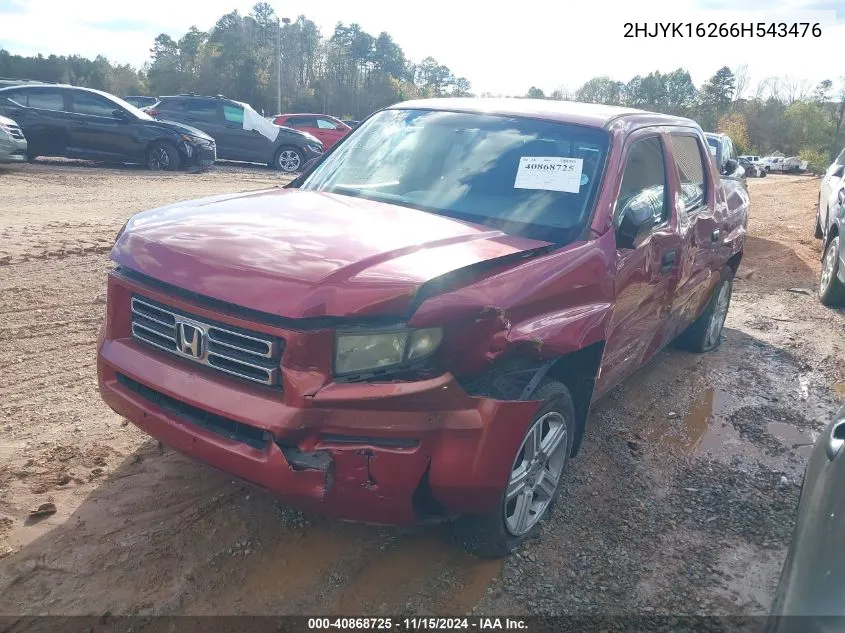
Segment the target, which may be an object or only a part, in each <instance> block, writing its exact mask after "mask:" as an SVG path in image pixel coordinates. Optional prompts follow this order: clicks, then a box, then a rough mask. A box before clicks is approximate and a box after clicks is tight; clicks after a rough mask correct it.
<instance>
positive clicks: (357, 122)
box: [343, 119, 361, 129]
mask: <svg viewBox="0 0 845 633" xmlns="http://www.w3.org/2000/svg"><path fill="white" fill-rule="evenodd" d="M343 122H344V123H346V125H348V126H349V127H351V128H352V129H355V128H356V127H358V126H359V125H361V122H360V121H351V120H349V119H343Z"/></svg>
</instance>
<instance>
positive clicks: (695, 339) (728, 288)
mask: <svg viewBox="0 0 845 633" xmlns="http://www.w3.org/2000/svg"><path fill="white" fill-rule="evenodd" d="M721 276H722V280H721V281H720V282H719V284H718V285H717V286H716V288H715V289H714V290H713V296H711V297H710V301H709V302H708V303H707V307H706V308H705V310H704V312H703V313H702V314H701V316H699V317H698V318H697V319H696V320H695V321H693V323H692V325H690V326H689V327H688V328H687V329H686V330H684V331H683V332H681V335H680V336H679V337H678V338H677V340H676V341H675V345H676V347H679V348H680V349H685V350H687V351H690V352H698V353H703V352H710V351H712V350H714V349H716V348H717V347H719V343H721V342H722V329H723V328H724V326H725V319H726V318H727V316H728V309H729V308H730V306H731V295H732V294H733V280H734V272H733V269H731V267H730V266H725V267H724V269H722V275H721Z"/></svg>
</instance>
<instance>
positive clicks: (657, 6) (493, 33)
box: [0, 0, 845, 95]
mask: <svg viewBox="0 0 845 633" xmlns="http://www.w3.org/2000/svg"><path fill="white" fill-rule="evenodd" d="M253 4H255V2H254V0H245V1H244V0H195V1H194V2H189V1H187V0H183V1H182V2H180V1H179V0H142V1H141V2H115V0H83V1H81V2H69V1H67V2H63V1H62V0H0V47H2V48H5V49H7V50H9V51H10V52H12V53H15V54H21V55H34V54H36V53H42V54H45V55H48V54H50V53H55V54H64V55H69V54H78V55H83V56H86V57H92V58H93V57H95V56H96V55H98V54H102V55H104V56H106V57H107V58H108V59H109V60H110V61H112V62H119V63H131V64H133V65H135V66H140V65H142V64H143V63H144V62H145V61H147V60H148V59H149V49H150V48H151V47H152V44H153V39H154V38H155V36H156V35H158V34H159V33H167V34H169V35H171V36H172V37H174V39H177V38H178V37H179V36H181V35H182V34H183V33H184V32H185V31H186V30H187V29H188V28H189V27H190V26H192V25H196V26H197V27H198V28H200V29H201V30H208V29H210V28H211V27H212V26H213V24H214V22H215V21H216V20H217V19H218V18H219V17H220V16H222V15H223V14H225V13H228V12H229V11H231V10H233V9H238V10H239V11H241V12H242V13H248V12H249V10H250V9H251V7H252V5H253ZM270 4H271V5H272V6H273V7H274V8H275V10H276V13H277V14H278V15H280V16H282V17H290V18H292V19H295V18H296V17H297V16H298V15H305V16H306V17H307V18H309V19H311V20H313V21H314V22H316V24H317V25H318V27H319V28H320V29H321V31H322V33H323V34H324V35H330V34H331V32H332V31H333V29H334V25H335V24H336V23H337V22H339V21H340V22H344V23H347V24H348V23H352V22H357V23H358V24H360V25H361V27H362V28H363V29H364V30H365V31H367V32H369V33H371V34H373V35H377V34H378V33H379V32H381V31H387V32H388V33H390V34H391V35H392V36H393V38H394V40H395V41H396V42H397V43H398V44H399V45H400V46H401V47H402V49H403V50H404V51H405V54H406V56H407V57H409V58H410V59H411V60H413V61H420V60H421V59H422V58H424V57H427V56H429V55H430V56H432V57H434V58H435V59H437V60H438V62H439V63H441V64H445V65H446V66H448V67H449V68H450V69H451V70H452V72H453V73H454V74H455V75H456V76H464V77H466V78H467V79H469V81H470V82H471V84H472V89H473V92H475V93H478V94H480V93H482V92H492V93H494V94H502V95H522V94H525V92H526V91H527V90H528V88H529V87H531V86H537V87H539V88H541V89H542V90H544V91H545V92H546V93H550V92H551V91H553V90H554V89H556V88H558V87H561V86H563V87H566V88H567V89H569V90H570V91H573V92H574V90H575V89H577V88H578V87H579V86H580V85H581V84H583V83H584V82H585V81H586V80H587V79H590V78H591V77H594V76H597V75H608V76H610V77H611V78H613V79H617V80H621V81H627V80H628V79H630V78H631V77H633V76H634V75H637V74H642V75H645V74H647V73H649V72H651V71H653V70H659V71H661V72H669V71H672V70H674V69H676V68H678V67H682V68H685V69H687V70H689V72H690V74H691V75H692V78H693V81H694V82H695V83H696V84H697V85H700V84H701V83H702V82H703V81H705V80H706V79H707V78H708V77H710V76H711V75H712V74H713V73H714V72H715V71H716V70H718V69H719V68H720V67H722V66H729V67H731V68H735V67H737V66H740V65H743V64H745V65H747V72H748V75H749V86H750V87H749V91H751V92H753V90H754V86H756V84H757V83H758V82H760V81H763V80H765V79H767V78H769V77H776V76H780V77H784V76H788V77H790V78H792V79H797V80H803V81H805V82H806V83H807V85H814V84H815V83H817V82H818V81H820V80H822V79H831V80H833V81H834V82H836V81H837V79H838V78H839V77H842V76H845V66H843V64H842V56H841V43H842V42H845V0H674V1H672V0H649V1H648V2H646V1H644V0H641V1H640V2H631V1H630V0H591V1H588V2H579V1H578V0H576V1H575V2H572V1H566V0H534V1H533V2H525V3H520V2H515V3H505V2H502V3H501V4H497V3H495V2H490V1H488V2H483V3H482V2H478V1H475V2H470V1H468V0H464V1H460V0H425V1H424V2H417V3H407V2H397V1H396V0H358V1H357V2H349V1H348V0H343V1H340V0H316V1H315V0H305V1H302V0H285V1H280V0H273V1H271V2H270ZM731 7H740V9H739V10H738V11H737V10H736V9H735V8H734V9H732V8H731ZM626 22H637V23H639V24H645V23H648V24H649V25H651V26H650V27H649V28H650V29H651V28H653V25H654V24H655V23H657V22H660V23H664V24H668V23H683V24H686V23H691V24H692V25H693V27H692V28H693V29H695V25H696V24H698V23H705V24H707V23H711V22H715V23H727V24H731V23H737V22H742V23H755V24H756V23H760V22H763V23H772V22H787V23H790V24H791V23H793V22H811V23H816V22H818V23H821V31H822V35H821V36H820V37H813V36H812V35H811V34H810V33H809V32H808V34H807V35H806V36H804V37H797V38H796V37H788V38H771V37H766V38H757V37H727V38H720V39H707V38H696V37H693V38H691V39H690V38H688V37H684V38H677V37H675V38H672V37H668V38H667V37H659V38H644V37H638V38H625V37H624V33H625V28H626V27H625V23H626ZM683 28H687V27H683ZM685 35H686V34H685Z"/></svg>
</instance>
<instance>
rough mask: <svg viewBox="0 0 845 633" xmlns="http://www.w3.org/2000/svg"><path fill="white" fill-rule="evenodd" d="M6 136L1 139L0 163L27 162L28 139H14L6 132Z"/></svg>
mask: <svg viewBox="0 0 845 633" xmlns="http://www.w3.org/2000/svg"><path fill="white" fill-rule="evenodd" d="M0 134H3V132H0ZM4 136H5V138H1V139H0V163H25V162H26V148H27V143H26V141H25V140H18V139H14V138H11V137H9V136H8V135H5V134H4Z"/></svg>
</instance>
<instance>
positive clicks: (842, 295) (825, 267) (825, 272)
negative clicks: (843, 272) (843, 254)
mask: <svg viewBox="0 0 845 633" xmlns="http://www.w3.org/2000/svg"><path fill="white" fill-rule="evenodd" d="M819 301H821V302H822V304H823V305H826V306H829V307H838V306H842V305H845V284H843V283H842V282H841V281H840V280H839V236H838V235H837V236H835V237H834V238H833V239H832V240H830V241H829V242H828V243H827V248H826V249H825V251H824V259H822V272H821V275H820V276H819Z"/></svg>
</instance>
